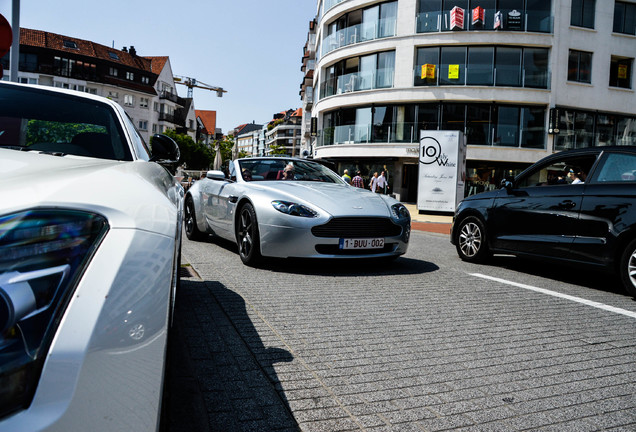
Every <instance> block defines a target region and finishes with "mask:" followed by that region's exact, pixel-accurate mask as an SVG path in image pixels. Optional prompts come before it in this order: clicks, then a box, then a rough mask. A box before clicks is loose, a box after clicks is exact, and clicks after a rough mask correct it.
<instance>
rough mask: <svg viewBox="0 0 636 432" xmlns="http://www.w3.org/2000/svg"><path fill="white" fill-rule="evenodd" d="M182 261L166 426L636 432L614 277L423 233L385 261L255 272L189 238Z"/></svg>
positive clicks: (626, 329)
mask: <svg viewBox="0 0 636 432" xmlns="http://www.w3.org/2000/svg"><path fill="white" fill-rule="evenodd" d="M183 259H184V264H185V266H184V269H183V272H184V275H183V276H184V277H183V278H182V287H181V289H180V291H179V293H178V296H177V303H176V311H175V326H174V331H173V332H172V334H171V336H170V347H169V349H170V354H171V355H170V365H169V369H168V380H167V383H168V393H167V395H168V401H167V404H166V407H167V409H166V412H165V413H164V414H165V416H166V418H167V421H166V422H165V423H164V424H165V425H166V429H167V430H168V431H206V430H211V431H250V430H253V431H270V430H271V431H295V430H302V431H347V430H366V431H374V432H383V431H441V430H458V431H522V430H533V431H534V430H536V431H596V430H610V431H635V430H636V394H635V393H636V386H635V383H636V319H635V317H636V314H635V313H636V303H635V302H634V301H633V299H631V298H629V297H628V296H626V295H624V294H623V293H621V292H620V291H618V290H616V289H615V288H614V281H613V280H612V279H608V278H606V277H605V276H600V275H596V274H589V273H585V272H580V271H575V272H571V271H567V272H565V271H563V270H562V269H559V268H556V267H550V266H544V265H542V266H534V265H531V264H527V263H520V262H519V261H517V260H515V259H512V258H509V257H500V258H497V259H496V260H495V263H494V265H491V266H479V265H473V264H468V263H463V262H461V261H460V260H459V259H457V256H456V254H455V251H454V249H453V247H452V246H451V245H450V244H449V243H448V236H447V235H442V234H430V233H422V232H414V233H413V236H412V243H411V246H410V249H409V253H408V254H407V255H406V256H405V257H402V258H400V259H398V260H396V261H395V262H394V263H392V264H390V265H380V264H378V263H375V262H359V263H334V262H330V261H324V262H323V261H319V262H315V261H310V262H306V261H282V262H269V263H267V264H266V265H265V266H263V267H261V268H250V267H245V266H243V265H242V264H241V261H240V259H239V258H238V255H237V253H236V251H235V247H234V246H233V245H231V244H229V243H226V242H223V241H221V240H214V239H211V240H208V241H205V242H198V243H194V242H189V241H188V240H186V239H185V237H184V244H183ZM478 273H479V274H487V275H491V276H494V277H497V278H501V279H506V280H512V281H516V282H519V283H521V284H525V285H531V286H536V287H539V288H544V289H548V290H551V291H554V292H557V293H559V294H563V295H569V296H576V297H577V298H584V299H587V300H589V301H592V302H597V303H602V304H607V305H609V306H612V307H614V308H615V310H616V311H625V312H626V313H627V314H621V313H616V312H613V311H612V310H605V309H599V308H597V307H592V306H589V305H586V304H581V303H576V302H573V301H570V300H568V299H566V298H555V297H552V296H546V295H543V294H541V293H539V292H535V291H530V290H527V289H524V288H523V287H519V286H512V285H508V284H505V283H500V282H497V281H492V280H488V279H484V278H483V277H478V275H477V274H478ZM630 312H631V313H632V314H635V315H633V316H630V315H629V313H630Z"/></svg>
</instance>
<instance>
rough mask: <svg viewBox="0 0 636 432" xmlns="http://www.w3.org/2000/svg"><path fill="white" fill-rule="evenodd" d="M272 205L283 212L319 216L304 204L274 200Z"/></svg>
mask: <svg viewBox="0 0 636 432" xmlns="http://www.w3.org/2000/svg"><path fill="white" fill-rule="evenodd" d="M272 205H273V206H274V208H275V209H276V210H278V211H279V212H281V213H285V214H288V215H291V216H301V217H308V218H313V217H316V216H318V213H316V212H315V211H314V210H312V209H310V208H309V207H307V206H304V205H302V204H297V203H293V202H289V201H272Z"/></svg>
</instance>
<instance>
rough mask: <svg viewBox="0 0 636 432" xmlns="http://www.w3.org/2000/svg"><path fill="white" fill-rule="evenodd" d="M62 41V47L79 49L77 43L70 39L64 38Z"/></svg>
mask: <svg viewBox="0 0 636 432" xmlns="http://www.w3.org/2000/svg"><path fill="white" fill-rule="evenodd" d="M62 43H63V44H64V48H70V49H79V48H78V47H77V44H76V43H75V42H74V41H72V40H68V39H64V40H63V41H62Z"/></svg>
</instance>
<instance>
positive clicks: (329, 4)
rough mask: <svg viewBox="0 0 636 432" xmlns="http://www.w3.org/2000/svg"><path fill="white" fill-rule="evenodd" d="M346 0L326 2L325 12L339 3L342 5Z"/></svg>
mask: <svg viewBox="0 0 636 432" xmlns="http://www.w3.org/2000/svg"><path fill="white" fill-rule="evenodd" d="M343 1H344V0H325V6H324V11H325V12H327V11H328V10H329V9H331V8H332V7H334V6H335V5H337V4H338V3H342V2H343Z"/></svg>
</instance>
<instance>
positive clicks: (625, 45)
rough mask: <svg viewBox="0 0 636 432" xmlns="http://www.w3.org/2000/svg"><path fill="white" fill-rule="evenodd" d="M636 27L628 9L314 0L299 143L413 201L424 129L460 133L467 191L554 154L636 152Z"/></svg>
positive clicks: (484, 1)
mask: <svg viewBox="0 0 636 432" xmlns="http://www.w3.org/2000/svg"><path fill="white" fill-rule="evenodd" d="M635 22H636V1H594V0H563V1H556V0H451V1H448V0H392V1H370V0H340V1H338V0H322V1H319V2H318V4H317V15H316V20H315V25H313V26H310V29H311V33H312V35H310V36H311V37H308V41H311V42H312V46H311V47H307V45H306V47H305V57H303V59H304V63H303V65H304V66H303V67H304V68H305V76H306V77H307V76H310V77H311V78H313V79H312V80H311V81H309V82H308V80H307V79H306V80H304V82H303V84H301V96H303V95H305V96H306V95H307V94H309V93H311V95H312V98H311V102H312V103H311V104H310V105H308V106H307V105H305V111H306V114H305V115H306V116H307V117H309V116H310V117H311V119H308V121H307V123H309V121H311V123H312V124H313V125H314V126H313V127H312V130H311V133H306V136H307V137H308V138H307V140H306V143H307V144H306V145H307V147H308V150H309V151H310V152H311V154H312V155H313V157H314V158H323V159H329V160H331V161H333V162H335V163H336V164H337V166H338V169H339V170H340V171H342V170H344V169H345V168H346V169H349V171H350V172H351V171H352V170H353V171H355V170H360V171H361V172H362V174H363V176H369V175H370V174H373V172H374V171H381V170H386V171H387V172H388V173H389V181H390V186H391V188H390V190H391V191H392V193H394V194H395V195H396V196H397V197H398V198H399V199H401V200H402V201H411V202H414V201H416V199H417V179H418V175H419V174H418V170H419V166H418V165H419V159H418V155H419V137H420V134H421V132H422V131H426V130H460V131H462V132H463V133H464V135H465V137H466V140H467V145H468V147H467V173H466V175H467V179H468V181H467V187H466V194H473V193H477V192H481V191H483V190H485V189H490V188H493V187H495V185H497V184H498V183H499V182H500V180H501V178H502V177H503V176H508V175H511V174H516V173H517V172H519V171H520V170H522V169H524V168H525V167H527V166H528V165H529V164H531V163H533V162H535V161H537V160H538V159H540V158H542V157H543V156H546V155H548V154H550V153H552V152H555V151H559V150H564V149H568V148H578V147H586V146H596V145H610V144H619V145H621V144H624V145H634V144H636V95H635V93H634V72H633V67H634V58H635V57H636V36H635V33H636V32H635V25H636V24H635ZM313 33H315V37H314V36H313ZM314 41H315V42H314ZM314 43H315V45H313V44H314ZM311 56H315V61H312V60H314V59H312V58H310V57H311ZM308 58H309V60H308ZM307 65H311V66H310V67H313V68H314V69H313V70H311V71H310V70H309V66H307ZM305 99H306V97H305Z"/></svg>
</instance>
